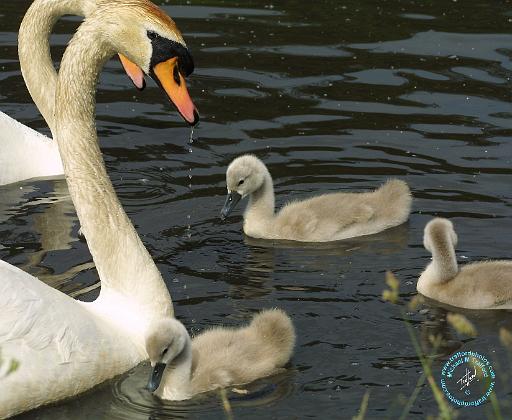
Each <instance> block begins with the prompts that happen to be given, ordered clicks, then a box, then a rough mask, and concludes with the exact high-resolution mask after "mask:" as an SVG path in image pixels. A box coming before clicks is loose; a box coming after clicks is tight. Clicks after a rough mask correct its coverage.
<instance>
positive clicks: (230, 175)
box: [220, 155, 268, 220]
mask: <svg viewBox="0 0 512 420" xmlns="http://www.w3.org/2000/svg"><path fill="white" fill-rule="evenodd" d="M267 175H268V169H267V167H266V166H265V164H264V163H263V162H262V161H261V160H260V159H258V158H257V157H256V156H254V155H243V156H239V157H237V158H236V159H235V160H233V161H232V162H231V163H230V164H229V166H228V170H227V171H226V185H227V188H228V196H227V198H226V203H225V204H224V207H223V208H222V211H221V216H220V217H221V219H222V220H224V219H225V218H226V217H227V216H228V215H229V214H230V213H231V212H232V211H233V209H234V208H235V206H236V204H237V203H238V202H239V201H240V200H241V199H242V198H244V197H246V196H248V195H250V194H252V193H253V192H255V191H257V190H259V189H260V188H261V186H262V185H263V183H264V182H265V177H266V176H267Z"/></svg>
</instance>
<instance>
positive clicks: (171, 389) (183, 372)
mask: <svg viewBox="0 0 512 420" xmlns="http://www.w3.org/2000/svg"><path fill="white" fill-rule="evenodd" d="M191 380H192V341H191V340H190V336H188V335H187V341H186V343H185V346H184V347H183V351H182V352H181V353H180V354H179V356H178V357H176V358H175V359H174V360H173V361H172V362H171V363H169V364H168V365H167V367H166V368H165V372H164V376H163V377H162V383H163V384H164V387H163V388H164V389H162V390H161V393H163V394H165V395H166V396H167V397H169V396H170V397H171V399H175V400H182V399H187V398H190V396H191V390H190V388H191Z"/></svg>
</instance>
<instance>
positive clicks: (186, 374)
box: [146, 309, 295, 400]
mask: <svg viewBox="0 0 512 420" xmlns="http://www.w3.org/2000/svg"><path fill="white" fill-rule="evenodd" d="M294 345H295V331H294V328H293V324H292V321H291V320H290V318H289V317H288V315H286V313H285V312H284V311H281V310H279V309H271V310H264V311H261V312H260V313H258V314H256V315H255V316H254V318H253V319H252V321H251V323H250V324H249V325H247V326H245V327H241V328H226V327H215V328H212V329H210V330H207V331H205V332H203V333H202V334H199V335H198V336H197V337H195V338H194V339H191V338H190V336H189V334H188V332H187V330H186V329H185V327H184V326H183V324H182V323H181V322H179V321H178V320H176V319H174V318H168V319H162V320H159V321H158V322H156V323H154V324H153V326H152V327H151V328H150V333H149V335H148V336H147V338H146V348H147V352H148V355H149V358H150V361H151V364H152V366H153V371H152V373H151V377H150V381H149V384H148V389H149V390H150V391H155V395H157V396H158V397H160V398H162V399H166V400H186V399H189V398H192V397H193V396H194V395H196V394H199V393H202V392H206V391H210V390H213V389H216V388H224V387H227V386H230V385H241V384H246V383H249V382H252V381H254V380H256V379H259V378H263V377H266V376H270V375H272V374H275V373H277V372H279V371H280V369H281V368H283V367H284V366H285V365H286V364H287V363H288V361H289V360H290V357H291V355H292V352H293V347H294Z"/></svg>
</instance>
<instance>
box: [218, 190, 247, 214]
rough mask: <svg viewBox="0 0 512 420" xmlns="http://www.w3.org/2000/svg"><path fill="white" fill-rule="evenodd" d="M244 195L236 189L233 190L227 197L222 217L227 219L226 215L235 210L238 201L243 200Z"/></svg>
mask: <svg viewBox="0 0 512 420" xmlns="http://www.w3.org/2000/svg"><path fill="white" fill-rule="evenodd" d="M241 198H242V196H241V195H240V194H238V193H237V192H236V191H231V192H230V193H229V194H228V196H227V197H226V202H225V203H224V207H222V210H221V212H220V219H221V220H225V219H226V217H228V216H229V214H230V213H231V212H232V211H233V209H234V208H235V206H236V205H237V203H238V202H239V201H240V200H241Z"/></svg>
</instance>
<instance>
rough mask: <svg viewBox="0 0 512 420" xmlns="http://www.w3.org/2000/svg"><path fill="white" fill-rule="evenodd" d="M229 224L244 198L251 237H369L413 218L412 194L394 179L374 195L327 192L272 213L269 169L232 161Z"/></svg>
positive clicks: (254, 161) (253, 160)
mask: <svg viewBox="0 0 512 420" xmlns="http://www.w3.org/2000/svg"><path fill="white" fill-rule="evenodd" d="M226 185H227V189H228V196H227V199H226V203H225V204H224V207H223V209H222V211H221V218H222V219H225V218H226V217H227V216H228V215H229V213H230V212H231V211H232V210H233V208H234V207H235V205H236V204H237V203H238V201H240V200H241V199H242V198H243V197H246V196H248V197H249V204H248V205H247V209H246V210H245V213H244V226H243V229H244V232H245V234H246V235H248V236H251V237H253V238H261V239H285V240H292V241H303V242H327V241H337V240H341V239H347V238H353V237H356V236H363V235H371V234H374V233H378V232H382V231H383V230H385V229H388V228H391V227H394V226H398V225H401V224H402V223H404V222H405V221H406V220H407V219H408V218H409V213H410V211H411V202H412V197H411V191H410V189H409V186H408V185H407V184H406V183H405V182H404V181H401V180H398V179H391V180H389V181H388V182H386V183H385V184H384V185H382V186H381V187H380V188H378V189H377V190H375V191H372V192H364V193H329V194H322V195H319V196H316V197H312V198H309V199H306V200H303V201H292V202H290V203H288V204H286V205H285V206H284V207H283V208H282V209H281V210H280V211H279V212H277V213H274V201H275V199H274V186H273V182H272V177H271V175H270V172H269V171H268V169H267V167H266V166H265V164H264V163H263V162H262V161H261V160H260V159H258V158H257V157H256V156H253V155H242V156H239V157H237V158H236V159H234V160H233V161H232V162H231V163H230V164H229V166H228V169H227V171H226Z"/></svg>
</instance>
